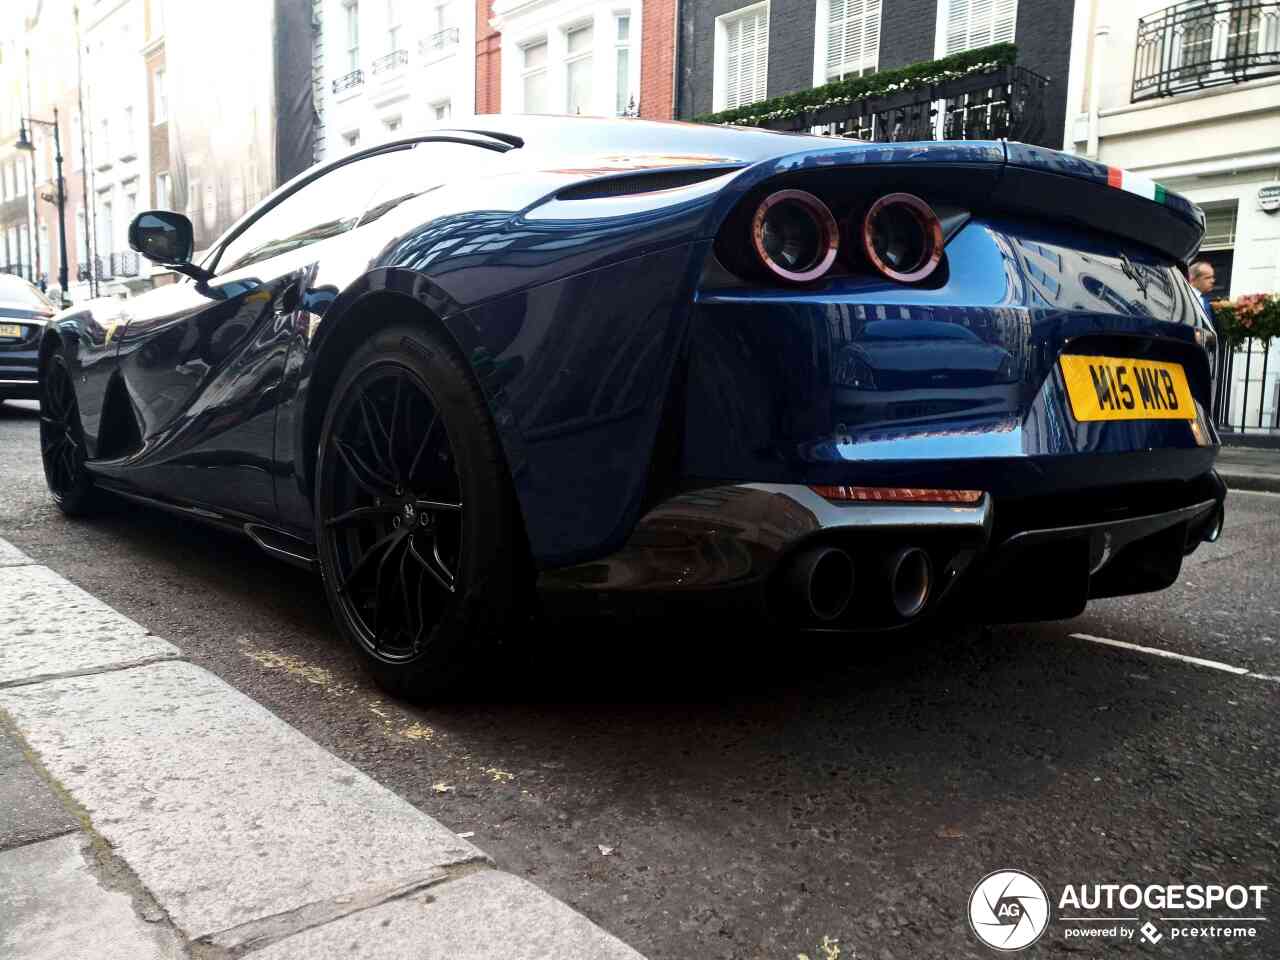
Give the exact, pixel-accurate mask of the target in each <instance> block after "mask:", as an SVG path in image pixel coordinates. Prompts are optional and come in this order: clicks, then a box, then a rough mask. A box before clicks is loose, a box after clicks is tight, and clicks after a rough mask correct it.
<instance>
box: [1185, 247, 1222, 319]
mask: <svg viewBox="0 0 1280 960" xmlns="http://www.w3.org/2000/svg"><path fill="white" fill-rule="evenodd" d="M1188 273H1189V274H1190V280H1191V285H1192V286H1193V287H1195V288H1196V290H1197V291H1199V293H1200V299H1201V301H1203V303H1204V311H1205V313H1207V314H1208V315H1209V318H1210V319H1212V318H1213V304H1212V303H1211V302H1210V300H1209V291H1210V290H1212V289H1213V286H1214V284H1215V283H1217V282H1218V278H1217V277H1215V276H1214V274H1213V264H1212V263H1209V262H1208V261H1207V260H1197V261H1196V262H1195V263H1193V264H1192V265H1191V269H1190V270H1189V271H1188Z"/></svg>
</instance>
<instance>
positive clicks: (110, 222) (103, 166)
mask: <svg viewBox="0 0 1280 960" xmlns="http://www.w3.org/2000/svg"><path fill="white" fill-rule="evenodd" d="M81 16H82V21H81V28H82V31H83V32H82V43H83V46H84V80H85V83H84V98H85V104H84V109H85V124H86V127H87V132H88V138H87V143H88V154H89V167H90V172H89V191H90V194H91V195H92V201H93V216H94V223H93V228H94V240H95V249H94V254H95V260H94V268H95V269H96V271H97V276H98V278H99V284H98V288H99V293H100V294H102V295H110V294H116V295H127V294H131V293H136V292H139V291H141V290H146V289H149V288H150V286H151V279H150V277H151V264H150V263H149V261H147V260H145V259H144V258H142V257H139V256H138V254H137V253H135V252H134V251H132V250H130V249H129V222H130V221H131V220H132V219H133V217H134V214H136V213H138V212H139V211H141V210H146V209H148V208H150V207H151V206H152V199H153V197H152V190H151V179H152V178H151V170H150V128H151V119H150V117H151V113H150V110H149V106H150V104H149V97H148V84H147V70H146V65H145V62H144V60H143V57H142V51H143V48H144V46H145V45H146V43H147V36H146V21H145V16H146V7H145V3H144V0H100V2H98V3H94V4H87V5H82V8H81Z"/></svg>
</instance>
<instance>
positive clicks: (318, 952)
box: [252, 870, 644, 960]
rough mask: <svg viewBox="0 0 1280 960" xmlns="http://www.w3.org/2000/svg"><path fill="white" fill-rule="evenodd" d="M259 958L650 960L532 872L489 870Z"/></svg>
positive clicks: (307, 934)
mask: <svg viewBox="0 0 1280 960" xmlns="http://www.w3.org/2000/svg"><path fill="white" fill-rule="evenodd" d="M252 956H253V958H254V960H314V958H316V957H342V958H343V960H388V958H392V957H395V958H406V960H408V958H412V960H493V958H494V957H502V958H503V960H644V958H643V957H642V956H641V955H640V954H638V953H636V951H635V950H633V949H631V947H629V946H627V945H626V944H625V943H623V942H622V941H621V940H619V939H618V938H617V937H614V936H612V935H611V934H608V933H605V931H603V930H601V929H600V928H599V927H597V926H596V925H595V924H594V923H592V922H591V921H590V920H588V919H587V918H586V917H584V916H583V915H582V914H580V913H578V912H577V911H575V910H572V909H570V908H569V907H567V906H565V905H564V904H563V903H561V902H560V901H559V900H556V899H554V898H553V897H551V896H548V895H547V894H546V893H544V892H543V891H542V890H540V889H538V888H537V887H535V886H534V885H533V884H531V883H529V882H528V881H526V880H521V879H520V878H519V877H514V876H512V875H511V874H508V873H499V872H497V871H494V870H485V871H481V872H478V873H472V874H469V875H468V876H465V877H462V878H461V879H458V880H451V881H449V882H448V883H444V884H441V885H439V886H436V887H431V888H430V889H429V890H427V891H425V892H423V893H419V894H415V895H413V896H410V897H405V898H403V899H400V900H394V901H391V902H389V903H384V904H382V905H380V906H377V907H374V908H372V909H370V910H364V911H361V912H360V913H353V914H351V915H349V916H346V917H343V918H341V919H339V920H335V921H333V922H332V923H327V924H324V925H322V926H318V927H312V928H311V929H310V930H305V931H303V932H302V933H298V934H295V935H294V936H292V937H289V938H288V939H285V940H280V941H278V942H276V943H274V944H272V945H271V946H269V947H266V948H265V949H263V950H259V951H255V952H254V953H253V954H252Z"/></svg>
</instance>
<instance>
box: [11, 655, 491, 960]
mask: <svg viewBox="0 0 1280 960" xmlns="http://www.w3.org/2000/svg"><path fill="white" fill-rule="evenodd" d="M0 709H4V710H7V711H8V712H9V714H10V716H11V717H12V718H13V721H14V723H15V725H16V726H17V728H18V729H19V731H20V732H21V733H22V735H23V736H24V737H25V738H26V740H27V742H28V744H30V746H31V747H32V749H33V750H34V751H35V752H36V753H38V754H39V756H40V758H41V760H42V762H43V763H44V765H45V767H46V768H47V769H48V770H49V772H50V774H51V775H52V776H54V777H55V778H56V779H58V780H59V781H60V782H61V783H62V784H63V785H64V786H65V787H66V788H67V789H68V790H69V791H70V793H71V794H72V796H73V797H75V799H76V800H77V801H78V802H79V803H80V804H81V805H82V806H83V807H84V809H85V811H86V812H87V813H88V815H89V817H90V818H91V820H92V821H93V824H94V827H95V829H96V830H98V831H99V832H100V833H101V834H102V835H103V836H104V837H105V838H106V839H107V840H108V841H109V842H110V843H111V845H112V846H113V848H114V850H115V853H116V854H117V855H119V856H120V857H121V859H123V860H124V861H125V863H127V864H128V865H129V867H130V868H131V869H132V870H133V871H134V873H135V874H136V875H137V877H138V879H139V880H140V881H141V882H142V883H143V885H144V886H146V887H147V889H148V890H149V891H150V892H151V894H152V895H153V896H154V897H155V899H156V900H157V902H158V903H159V904H160V906H161V907H163V908H164V909H165V910H166V911H167V912H168V914H169V916H170V917H171V918H172V919H173V921H174V922H175V923H176V924H177V925H178V927H180V928H181V929H182V930H183V931H185V932H186V934H187V935H188V936H189V937H191V938H192V939H196V938H200V937H212V936H213V935H214V934H217V933H218V932H220V931H227V930H229V929H231V928H235V927H238V926H241V925H244V924H252V923H253V922H254V921H260V920H262V919H264V918H268V917H275V916H277V915H281V914H286V913H288V912H290V911H297V910H301V909H302V908H304V907H308V906H310V905H315V904H317V903H322V902H325V901H330V902H335V903H342V902H344V901H349V900H351V899H359V898H367V897H369V896H370V895H376V892H377V891H379V890H384V889H385V890H394V889H397V888H403V887H404V886H406V885H409V884H412V883H414V882H420V881H425V880H429V879H431V878H435V877H439V876H440V875H441V873H442V868H444V867H446V866H449V865H454V864H460V863H465V862H471V861H484V860H487V858H486V857H485V855H484V854H483V853H482V852H481V851H480V850H479V849H477V848H476V847H474V846H472V845H471V844H469V843H467V842H466V841H465V840H462V839H460V838H458V837H457V836H456V835H455V834H454V833H453V832H452V831H450V830H448V829H446V828H445V827H444V826H443V825H441V824H439V823H437V822H436V821H434V820H432V819H431V818H429V817H427V816H425V815H424V814H422V813H421V812H419V811H418V810H417V809H416V808H414V807H413V806H412V805H410V804H409V803H407V802H406V801H404V800H402V799H401V798H400V797H398V796H396V795H395V794H394V793H392V792H391V791H390V790H388V789H386V788H385V787H383V786H381V785H379V784H378V783H376V782H375V781H373V780H371V779H370V778H369V777H367V776H365V775H364V774H363V773H361V772H360V771H358V770H356V769H355V768H354V767H352V766H350V765H349V764H347V763H344V762H343V761H341V760H339V759H338V758H337V757H335V756H333V755H332V754H330V753H329V752H327V751H326V750H324V749H323V748H321V747H320V746H319V745H318V744H316V743H314V742H313V741H311V740H309V739H308V738H307V737H305V736H303V735H302V734H301V733H299V732H298V731H297V730H295V729H294V728H293V727H291V726H289V725H288V724H287V723H285V722H284V721H283V720H281V719H279V718H278V717H276V716H274V715H273V714H271V713H270V712H269V711H267V710H266V709H265V708H263V707H261V706H259V705H258V704H257V703H255V702H254V701H252V700H250V699H249V698H248V697H246V696H244V695H243V694H241V693H239V692H238V691H236V690H234V689H233V688H232V687H230V686H228V685H227V684H226V683H224V682H223V681H222V680H220V679H218V678H217V677H215V676H214V675H213V674H211V673H209V672H208V671H206V670H203V669H201V668H199V667H197V666H195V665H194V664H190V663H186V662H182V661H170V662H165V663H157V664H152V665H149V666H143V667H137V668H134V669H130V670H117V671H113V672H110V673H101V674H94V675H90V676H78V677H68V678H63V679H59V680H50V681H46V682H43V683H38V684H32V685H27V686H17V687H10V688H8V689H4V690H0ZM217 940H218V942H219V943H220V944H223V945H226V946H233V945H234V937H232V938H228V937H225V936H223V937H218V938H217Z"/></svg>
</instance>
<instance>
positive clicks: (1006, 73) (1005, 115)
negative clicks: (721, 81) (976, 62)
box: [761, 66, 1049, 143]
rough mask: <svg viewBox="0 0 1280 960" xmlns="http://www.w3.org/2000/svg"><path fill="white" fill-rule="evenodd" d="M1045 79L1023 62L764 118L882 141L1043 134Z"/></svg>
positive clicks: (1038, 138)
mask: <svg viewBox="0 0 1280 960" xmlns="http://www.w3.org/2000/svg"><path fill="white" fill-rule="evenodd" d="M1048 86H1049V80H1048V79H1047V78H1046V77H1042V76H1040V75H1039V74H1038V73H1035V72H1034V71H1032V70H1028V69H1027V68H1026V67H1018V66H1000V67H997V68H995V69H994V70H984V71H983V72H981V73H973V74H970V75H968V76H965V77H957V78H955V79H952V80H944V81H942V82H941V83H935V84H931V85H930V86H927V87H917V88H915V89H912V90H903V91H900V92H898V93H891V94H887V95H884V96H878V97H865V98H863V99H860V100H854V101H851V102H849V103H840V104H831V105H829V106H825V107H819V108H818V109H816V110H810V111H807V112H805V113H802V114H799V115H797V116H794V117H784V118H779V119H775V120H767V121H765V122H764V123H762V124H761V126H764V127H768V128H770V129H772V130H810V129H815V128H816V129H817V130H818V131H819V132H821V133H827V134H833V135H836V136H845V137H856V138H858V139H860V140H875V141H879V142H882V143H887V142H893V141H899V140H936V139H938V136H939V134H941V137H942V139H944V140H991V139H997V138H1000V137H1008V138H1009V139H1010V140H1021V141H1022V142H1024V143H1040V142H1042V141H1043V140H1044V139H1045V135H1046V132H1047V131H1046V130H1045V109H1044V100H1045V90H1046V88H1047V87H1048Z"/></svg>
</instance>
